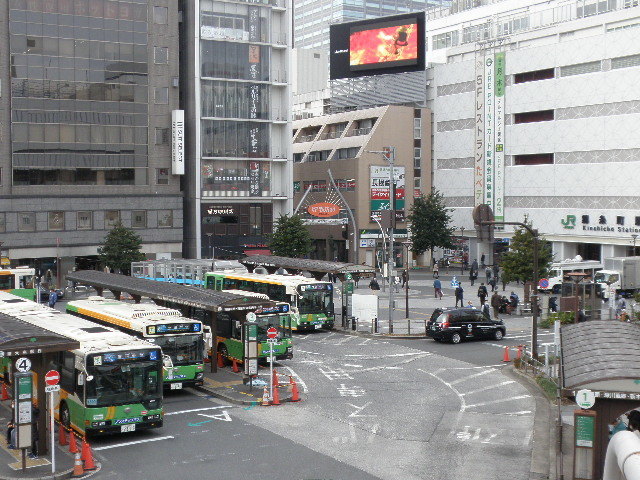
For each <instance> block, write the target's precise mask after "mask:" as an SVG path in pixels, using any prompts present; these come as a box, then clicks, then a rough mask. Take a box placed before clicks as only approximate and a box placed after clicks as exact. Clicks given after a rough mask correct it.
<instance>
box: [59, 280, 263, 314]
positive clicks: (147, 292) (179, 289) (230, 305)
mask: <svg viewBox="0 0 640 480" xmlns="http://www.w3.org/2000/svg"><path fill="white" fill-rule="evenodd" d="M67 279H68V280H71V281H73V282H76V283H80V284H83V285H89V286H91V287H94V288H99V289H107V290H111V291H112V292H114V294H116V293H117V294H120V293H122V292H127V293H129V294H130V295H132V296H134V297H136V296H138V297H147V298H151V299H152V300H161V301H164V302H171V303H176V304H180V305H185V306H189V307H197V308H202V309H204V310H210V311H213V312H229V311H234V310H247V311H252V310H257V309H260V308H264V307H272V306H274V305H275V302H273V301H271V300H263V299H261V298H255V297H240V296H238V295H235V294H232V293H227V292H221V291H217V290H207V289H203V288H199V287H188V286H184V285H179V284H175V283H169V282H158V281H155V280H146V279H143V278H135V277H129V276H127V275H119V274H116V273H106V272H100V271H98V270H79V271H77V272H70V273H68V274H67Z"/></svg>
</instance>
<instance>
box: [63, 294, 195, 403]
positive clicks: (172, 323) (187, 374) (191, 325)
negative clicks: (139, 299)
mask: <svg viewBox="0 0 640 480" xmlns="http://www.w3.org/2000/svg"><path fill="white" fill-rule="evenodd" d="M67 313H70V314H71V315H75V316H77V317H80V318H84V319H86V320H89V321H91V322H95V323H99V324H101V325H107V326H109V327H113V328H115V329H117V330H121V331H123V332H124V333H127V334H129V335H133V336H134V337H138V338H143V339H144V340H146V341H148V342H151V343H154V344H156V345H157V346H158V347H160V348H162V353H163V355H164V364H165V365H164V375H163V381H164V386H165V388H169V389H171V390H178V389H181V388H183V387H192V386H200V385H202V384H203V383H204V338H203V329H202V322H200V321H198V320H192V319H190V318H186V317H183V316H182V314H181V313H180V312H179V311H178V310H174V309H171V308H166V307H160V306H158V305H155V304H150V303H138V304H134V303H125V302H121V301H119V300H112V299H107V298H104V297H89V298H88V299H85V300H74V301H71V302H69V303H67Z"/></svg>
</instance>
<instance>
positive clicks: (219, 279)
mask: <svg viewBox="0 0 640 480" xmlns="http://www.w3.org/2000/svg"><path fill="white" fill-rule="evenodd" d="M214 278H215V282H216V283H215V285H216V286H215V288H214V290H222V288H223V287H222V284H223V283H224V279H223V278H222V277H214Z"/></svg>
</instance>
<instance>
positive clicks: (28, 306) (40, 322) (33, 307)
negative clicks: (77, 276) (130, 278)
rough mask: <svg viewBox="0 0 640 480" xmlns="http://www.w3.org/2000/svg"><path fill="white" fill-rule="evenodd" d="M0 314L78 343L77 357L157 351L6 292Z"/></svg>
mask: <svg viewBox="0 0 640 480" xmlns="http://www.w3.org/2000/svg"><path fill="white" fill-rule="evenodd" d="M0 312H2V313H4V314H6V315H10V316H12V317H15V318H18V319H20V320H22V321H23V322H26V323H28V324H30V325H33V326H36V327H40V328H44V329H45V330H49V331H50V332H53V333H57V334H59V335H64V336H65V337H67V338H71V339H73V340H76V341H78V342H80V348H79V349H78V350H74V352H76V353H80V354H90V353H96V352H102V351H121V350H131V349H142V348H157V346H156V345H154V344H152V343H150V342H146V341H144V340H141V339H139V338H136V337H132V336H131V335H127V334H126V333H123V332H120V331H118V330H115V329H113V328H109V327H103V326H102V325H98V324H95V323H93V322H90V321H88V320H84V319H82V318H78V317H75V316H73V315H69V314H67V313H62V312H59V311H57V310H55V309H53V308H49V307H46V306H44V305H40V304H38V303H36V302H32V301H31V300H27V299H25V298H22V297H18V296H16V295H11V294H10V293H7V292H0Z"/></svg>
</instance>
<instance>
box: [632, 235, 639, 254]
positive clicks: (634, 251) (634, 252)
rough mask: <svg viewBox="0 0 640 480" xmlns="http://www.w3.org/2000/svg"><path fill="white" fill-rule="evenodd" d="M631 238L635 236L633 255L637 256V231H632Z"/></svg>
mask: <svg viewBox="0 0 640 480" xmlns="http://www.w3.org/2000/svg"><path fill="white" fill-rule="evenodd" d="M631 238H633V256H634V257H635V255H636V238H638V234H637V233H632V234H631Z"/></svg>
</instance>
